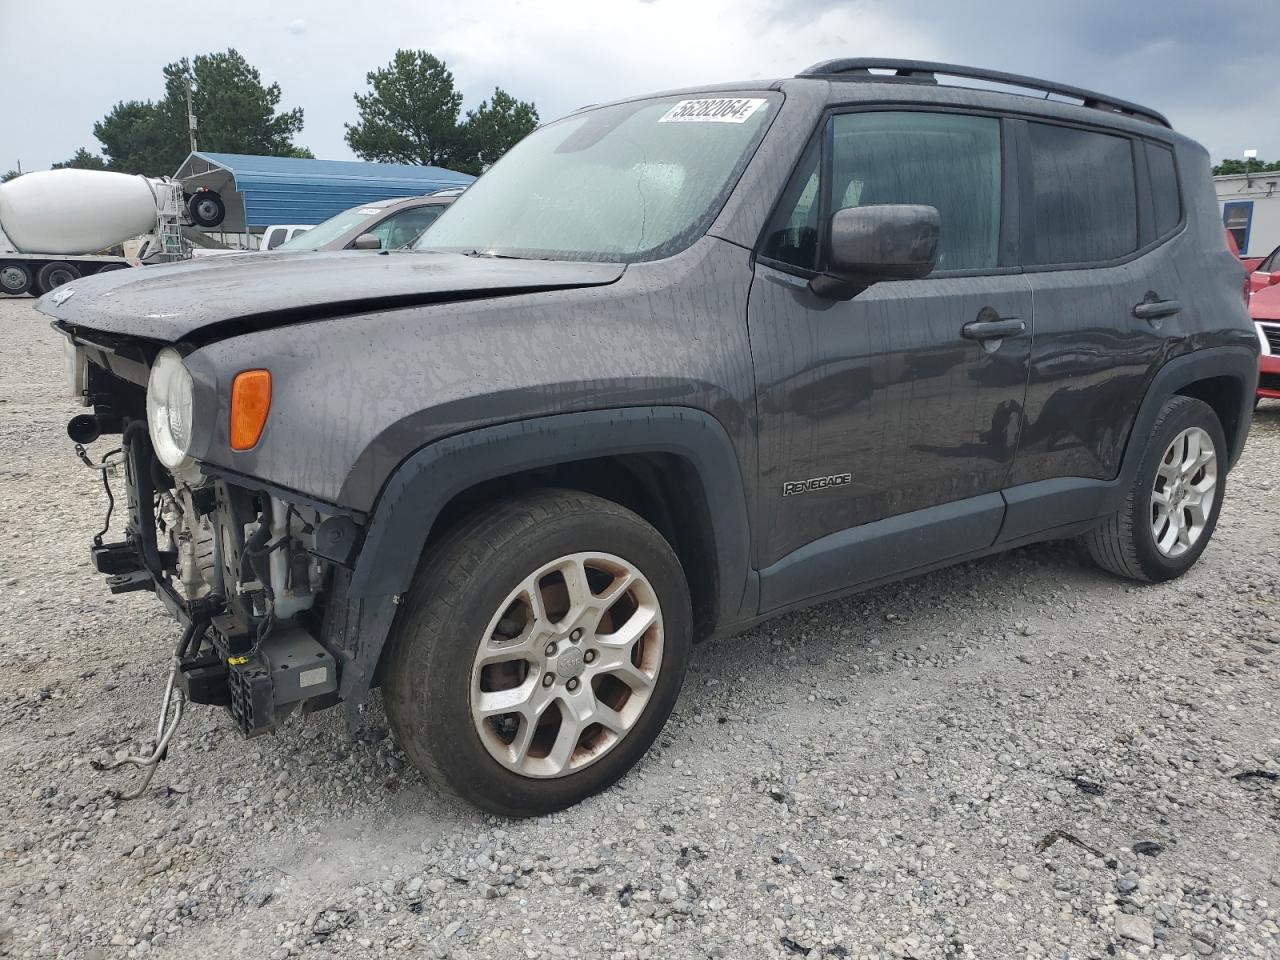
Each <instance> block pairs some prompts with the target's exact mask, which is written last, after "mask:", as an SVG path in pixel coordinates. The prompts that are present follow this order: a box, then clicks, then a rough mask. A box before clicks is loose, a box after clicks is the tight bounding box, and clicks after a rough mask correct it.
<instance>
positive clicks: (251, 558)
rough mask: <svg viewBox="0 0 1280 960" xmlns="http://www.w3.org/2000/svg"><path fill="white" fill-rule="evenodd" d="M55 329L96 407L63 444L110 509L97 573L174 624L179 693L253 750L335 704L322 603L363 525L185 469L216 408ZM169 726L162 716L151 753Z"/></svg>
mask: <svg viewBox="0 0 1280 960" xmlns="http://www.w3.org/2000/svg"><path fill="white" fill-rule="evenodd" d="M55 328H56V329H59V331H60V332H61V333H63V334H64V336H66V337H67V339H68V343H67V351H68V354H67V356H68V372H69V376H70V380H71V389H72V392H73V394H74V395H75V396H76V397H77V398H78V399H79V400H80V402H81V403H82V404H84V405H85V406H89V407H92V409H93V413H92V414H89V413H85V414H81V415H80V416H77V417H74V418H73V419H72V420H71V422H70V423H69V424H68V434H69V435H70V437H71V439H72V440H73V441H74V442H75V444H76V451H77V454H78V455H79V456H80V457H81V459H82V460H83V461H84V462H85V463H86V464H88V465H89V466H91V467H93V468H94V469H95V470H99V471H100V472H101V474H102V478H103V483H104V485H105V486H106V488H107V495H108V502H109V504H110V507H109V509H108V515H107V523H106V525H105V527H104V530H103V531H102V533H101V534H99V535H98V536H96V537H95V538H94V542H93V544H92V546H91V556H92V560H93V565H94V568H95V569H96V570H98V572H100V573H102V574H105V575H106V578H107V586H108V588H109V589H110V590H111V592H112V593H127V592H132V591H139V590H150V591H153V592H154V593H155V594H156V596H157V597H159V598H160V600H161V602H163V603H164V605H165V606H166V607H167V608H168V610H169V612H170V613H171V614H172V615H173V616H174V617H175V619H177V620H178V621H179V623H180V624H181V625H182V626H183V631H182V639H181V640H180V642H179V643H178V646H177V648H176V649H175V651H174V662H173V668H174V672H173V673H172V675H171V680H170V683H171V687H172V693H173V695H174V696H176V697H179V698H180V699H181V700H185V701H190V702H192V703H201V704H212V705H217V706H222V707H224V708H225V709H226V710H227V712H228V713H229V714H230V716H231V718H232V720H233V722H234V723H235V725H236V727H237V728H238V729H239V730H240V731H241V733H242V734H244V735H245V736H247V737H253V736H257V735H259V734H263V733H267V732H270V731H272V730H274V729H275V728H276V727H277V726H279V724H280V723H281V722H282V721H283V720H284V719H285V718H286V717H288V716H289V715H290V714H292V713H294V712H295V711H302V712H311V711H314V710H317V709H321V708H324V707H328V706H332V705H334V704H336V703H338V702H339V692H338V681H339V677H338V674H339V669H340V660H341V657H342V651H341V650H335V649H332V645H331V644H329V645H326V643H324V642H322V638H323V636H324V630H325V627H324V620H325V613H326V601H327V598H328V596H329V595H330V594H331V592H332V590H333V585H334V581H335V579H338V580H340V581H341V582H343V583H345V578H346V577H347V575H348V569H347V568H348V567H349V565H350V564H351V562H352V560H353V557H354V552H355V547H356V544H357V541H358V538H359V535H360V527H359V522H360V521H362V520H363V518H362V517H360V516H359V515H358V514H352V513H349V512H344V511H342V510H340V509H339V508H336V507H334V506H333V505H331V504H324V503H320V502H316V501H312V500H309V499H308V498H307V497H305V496H303V495H301V494H297V493H295V492H292V491H288V490H284V489H280V488H275V487H273V486H271V485H270V484H265V483H261V482H258V481H255V480H253V479H251V478H248V477H243V476H239V475H237V474H234V473H233V472H231V471H228V470H225V469H223V468H220V467H217V466H213V465H211V464H209V463H205V462H202V461H201V460H198V459H196V458H195V457H193V456H192V454H191V451H192V448H193V444H192V433H193V431H198V430H199V429H201V424H202V423H204V422H206V421H207V420H208V419H209V411H206V410H202V409H200V407H201V403H200V400H199V398H198V397H197V396H196V394H197V393H198V392H199V391H198V390H197V389H195V388H194V387H193V383H192V378H191V376H190V374H189V372H188V371H187V369H186V368H185V366H184V365H183V356H182V354H181V353H180V351H179V350H178V349H176V348H174V347H172V346H164V345H161V344H157V343H154V342H147V341H142V340H140V339H137V338H121V337H115V336H112V335H105V334H97V333H95V332H94V331H86V330H83V329H68V328H65V327H62V326H60V325H57V324H55ZM255 372H257V373H265V371H255ZM269 390H270V380H269V374H268V375H267V379H266V406H265V407H263V406H262V400H263V395H262V390H261V389H258V391H257V394H256V395H255V396H248V418H249V419H248V421H247V422H248V425H249V426H250V427H251V426H252V423H253V419H254V417H258V418H259V420H258V433H261V425H262V422H264V421H265V418H266V416H267V411H268V409H269V396H270V395H269ZM255 402H256V403H257V407H255V406H254V403H255ZM235 403H236V399H235V397H233V398H232V399H231V406H232V409H231V415H232V416H233V417H234V416H237V415H241V416H242V420H243V415H244V411H243V410H240V411H237V409H236V408H235ZM205 406H208V404H207V403H206V404H205ZM214 412H215V414H216V413H217V411H216V410H215V411H214ZM240 426H241V427H242V428H243V427H244V426H245V424H244V423H243V422H242V423H241V424H240ZM231 433H232V435H233V441H234V440H235V439H236V438H235V425H234V424H233V427H232V431H231ZM112 434H119V436H120V444H119V447H118V449H116V450H113V451H111V453H109V454H107V456H106V457H105V458H104V459H103V461H102V462H101V463H94V462H93V461H92V460H91V459H90V458H89V456H88V454H87V453H86V452H85V446H86V445H87V444H89V443H92V442H93V441H95V440H97V439H98V438H99V437H101V436H103V435H112ZM240 439H241V440H244V439H246V437H245V435H244V434H243V431H242V435H241V437H240ZM247 439H251V440H252V441H253V442H254V443H256V442H257V436H256V435H254V436H251V437H248V438H247ZM113 511H114V512H116V513H117V516H116V517H114V518H113V516H112V513H113ZM112 530H114V531H116V537H117V538H118V539H108V534H109V532H110V531H112ZM170 694H171V691H170V690H166V694H165V705H166V711H167V709H168V705H169V702H170ZM163 728H164V718H163V717H162V722H161V728H160V731H159V732H158V733H157V742H158V743H159V741H160V739H161V736H162V733H163ZM165 739H166V740H167V738H165ZM159 752H160V750H159V748H157V753H159ZM138 765H140V766H141V765H144V764H143V763H139V764H138Z"/></svg>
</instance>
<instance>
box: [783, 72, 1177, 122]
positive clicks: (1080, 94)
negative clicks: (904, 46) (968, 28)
mask: <svg viewBox="0 0 1280 960" xmlns="http://www.w3.org/2000/svg"><path fill="white" fill-rule="evenodd" d="M872 70H892V71H893V73H892V74H883V73H872V72H871V71H872ZM939 74H941V75H943V76H946V77H963V78H964V79H967V80H985V81H987V82H989V83H1000V84H1005V85H1006V86H1010V87H1023V88H1024V89H1027V90H1038V91H1039V92H1041V93H1044V94H1057V95H1058V96H1062V97H1072V98H1074V99H1076V100H1079V101H1080V102H1081V103H1082V104H1083V105H1084V106H1086V107H1092V108H1093V109H1095V110H1106V111H1108V112H1110V113H1119V114H1123V115H1125V116H1129V117H1137V118H1138V119H1140V120H1148V121H1150V122H1152V123H1158V124H1160V125H1161V126H1163V127H1168V126H1171V125H1170V123H1169V121H1168V120H1167V119H1166V118H1165V116H1164V114H1162V113H1158V112H1156V111H1155V110H1152V109H1151V108H1150V107H1142V106H1139V105H1138V104H1136V103H1130V102H1129V101H1128V100H1119V99H1117V98H1116V97H1108V96H1104V95H1103V94H1101V93H1094V92H1093V91H1092V90H1084V89H1081V88H1080V87H1072V86H1068V85H1067V84H1065V83H1052V82H1050V81H1048V80H1037V79H1036V78H1035V77H1024V76H1022V75H1021V74H1017V73H1003V72H1001V71H999V70H983V69H981V68H980V67H963V66H959V65H957V64H954V63H933V62H931V61H929V60H881V59H878V58H876V57H842V58H840V59H838V60H824V61H822V62H821V63H815V64H814V65H813V66H811V67H809V68H808V69H807V70H804V71H802V72H801V73H798V74H796V76H799V77H808V78H814V79H822V80H876V81H883V80H891V81H892V80H896V81H899V82H907V83H937V82H938V75H939Z"/></svg>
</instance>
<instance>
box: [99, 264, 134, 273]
mask: <svg viewBox="0 0 1280 960" xmlns="http://www.w3.org/2000/svg"><path fill="white" fill-rule="evenodd" d="M128 268H129V264H127V263H104V264H103V265H102V266H100V267H99V268H98V270H97V272H98V273H111V272H112V271H113V270H127V269H128Z"/></svg>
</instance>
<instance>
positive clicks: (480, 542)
mask: <svg viewBox="0 0 1280 960" xmlns="http://www.w3.org/2000/svg"><path fill="white" fill-rule="evenodd" d="M690 624H691V617H690V611H689V594H688V588H687V586H686V584H685V579H684V574H683V571H682V570H681V568H680V563H679V561H678V560H677V559H676V556H675V554H674V552H673V551H672V549H671V547H670V545H668V543H667V542H666V540H664V539H663V538H662V536H661V535H660V534H659V533H658V532H657V531H656V530H655V529H654V528H653V527H651V526H650V525H649V524H647V523H646V522H645V521H644V520H643V519H641V518H640V517H638V516H637V515H636V514H634V513H632V512H631V511H629V510H626V509H624V508H622V507H620V506H618V505H616V504H614V503H611V502H609V501H607V500H603V499H600V498H598V497H593V496H590V495H587V494H582V493H577V492H573V491H566V490H547V491H540V492H538V493H534V494H531V495H528V496H525V497H521V498H520V499H518V500H512V501H509V502H506V503H503V504H499V505H497V506H496V507H491V508H488V509H486V510H484V511H483V512H482V513H480V514H477V515H474V516H473V517H471V518H470V519H469V520H464V521H463V522H461V523H460V524H459V525H458V526H457V527H455V528H454V530H453V531H452V532H451V533H449V534H447V535H446V536H445V537H444V538H443V539H442V540H441V541H440V542H439V543H438V544H436V545H434V546H433V547H432V549H431V554H430V556H429V558H428V559H427V560H426V561H425V562H424V564H423V566H422V567H421V568H420V569H419V571H418V574H417V577H416V578H415V581H414V585H413V588H412V590H411V592H410V593H409V595H408V597H406V600H405V606H404V609H403V610H402V612H401V615H400V616H399V617H398V618H397V621H396V625H395V629H394V631H393V634H392V637H391V639H390V641H389V647H388V657H387V661H386V663H385V664H384V680H383V691H384V694H385V699H386V706H387V715H388V718H389V719H390V721H391V727H392V731H393V732H394V734H395V737H396V741H397V742H398V743H399V744H400V746H401V747H402V748H403V749H404V751H405V752H406V753H407V754H408V755H409V758H410V760H412V761H413V763H414V765H415V766H417V767H418V768H419V769H420V770H422V771H423V772H424V773H425V774H426V775H427V776H428V777H429V778H430V779H431V780H433V781H434V782H435V783H436V784H437V785H439V786H442V787H444V788H446V789H448V790H450V791H452V792H453V793H455V794H457V795H459V796H461V797H462V798H464V799H466V800H468V801H470V802H471V803H474V804H476V805H478V806H481V807H484V808H485V809H488V810H491V811H493V812H495V813H498V814H502V815H504V816H517V817H519V816H535V815H538V814H543V813H548V812H550V811H553V810H559V809H562V808H564V807H567V806H570V805H572V804H574V803H577V802H578V801H579V800H582V799H583V798H585V797H587V796H590V795H591V794H593V793H596V792H597V791H599V790H602V789H604V788H605V787H608V786H609V785H610V784H612V783H614V782H615V781H616V780H617V779H618V778H620V777H621V776H622V775H623V774H625V773H626V772H627V770H629V769H630V768H631V767H632V766H633V765H634V764H635V763H636V761H637V760H639V759H640V757H641V756H643V755H644V753H645V751H646V750H647V749H648V748H649V745H650V744H651V743H652V742H653V739H654V738H655V737H656V736H657V735H658V732H659V731H660V730H661V729H662V725H663V724H664V723H665V722H666V719H667V717H668V716H669V715H670V713H671V709H672V707H673V706H674V705H675V700H676V696H677V694H678V693H679V690H680V685H681V683H682V681H683V678H684V671H685V667H686V664H687V662H688V658H689V647H690V640H691V636H690V634H691V628H690Z"/></svg>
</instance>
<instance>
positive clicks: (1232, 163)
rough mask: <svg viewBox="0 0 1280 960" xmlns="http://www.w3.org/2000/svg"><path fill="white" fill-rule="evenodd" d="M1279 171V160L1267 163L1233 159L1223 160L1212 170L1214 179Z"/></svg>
mask: <svg viewBox="0 0 1280 960" xmlns="http://www.w3.org/2000/svg"><path fill="white" fill-rule="evenodd" d="M1275 170H1280V160H1273V161H1272V162H1271V163H1267V162H1266V161H1265V160H1236V159H1234V158H1231V159H1227V160H1223V161H1222V162H1221V163H1219V164H1218V165H1217V166H1216V167H1214V168H1213V175H1214V176H1215V177H1224V176H1228V175H1231V174H1241V173H1270V172H1272V171H1275Z"/></svg>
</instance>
